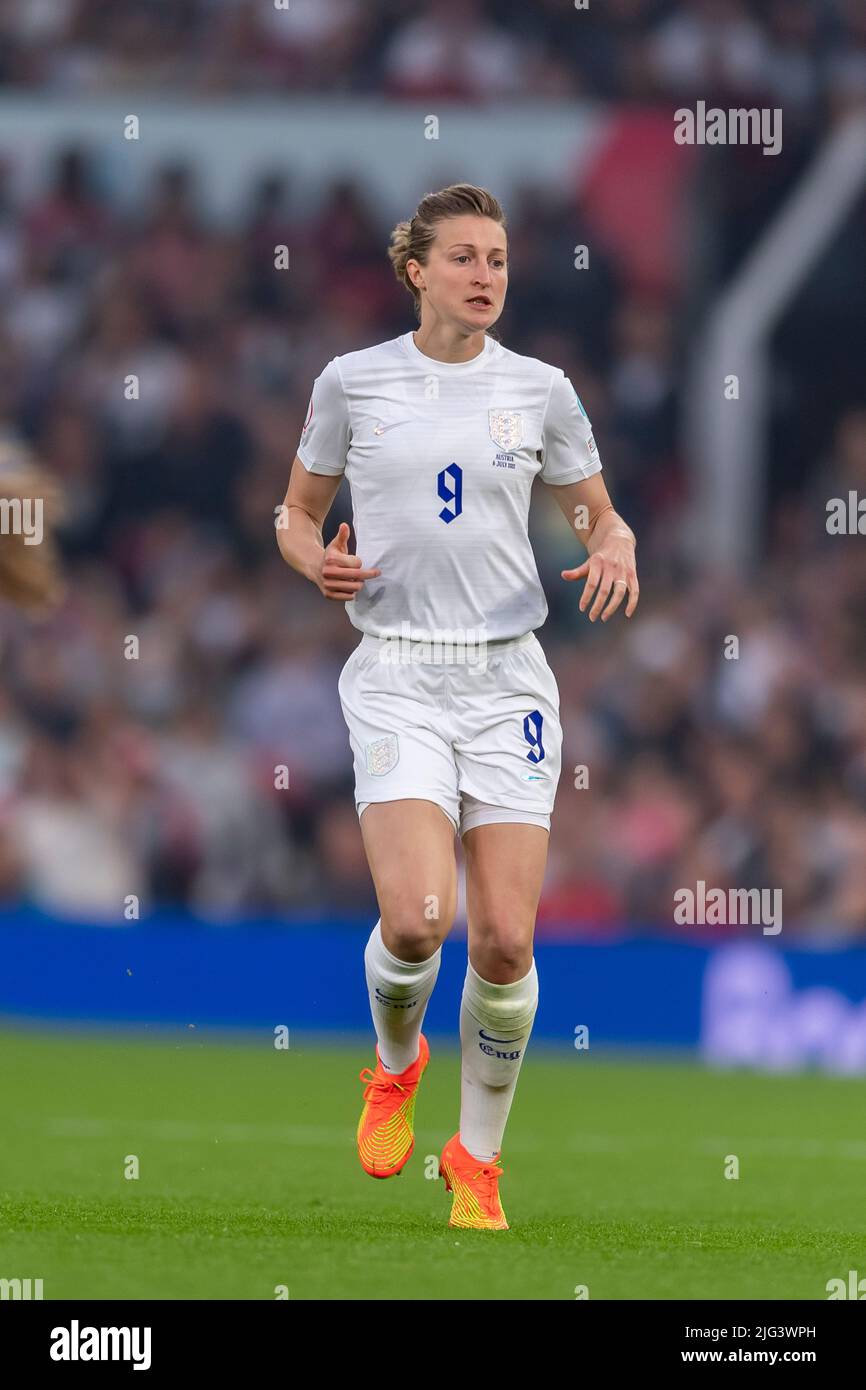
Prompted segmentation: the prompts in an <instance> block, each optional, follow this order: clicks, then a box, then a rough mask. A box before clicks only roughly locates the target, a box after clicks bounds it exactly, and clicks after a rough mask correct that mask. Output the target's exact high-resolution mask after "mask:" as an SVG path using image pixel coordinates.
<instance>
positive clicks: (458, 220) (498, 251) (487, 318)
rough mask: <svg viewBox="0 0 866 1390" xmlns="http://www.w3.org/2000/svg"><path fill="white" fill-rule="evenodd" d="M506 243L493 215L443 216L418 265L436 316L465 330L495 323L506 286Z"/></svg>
mask: <svg viewBox="0 0 866 1390" xmlns="http://www.w3.org/2000/svg"><path fill="white" fill-rule="evenodd" d="M507 251H508V243H507V240H506V236H505V230H504V228H503V227H501V226H500V224H499V223H498V222H494V221H493V218H492V217H478V216H475V215H471V214H470V215H467V216H464V217H448V218H446V219H445V220H444V221H443V222H440V223H439V229H438V232H437V235H436V240H435V241H434V243H433V245H432V246H431V248H430V255H429V258H428V261H427V265H426V266H424V267H423V272H424V277H425V284H426V285H427V298H428V299H429V302H430V306H431V308H433V309H435V310H436V312H437V314H438V315H439V316H440V318H443V319H448V320H450V321H451V322H452V323H455V324H458V325H460V326H461V327H463V328H468V329H469V330H470V332H477V331H478V330H481V331H483V330H484V329H485V328H489V327H490V325H491V324H493V323H495V322H496V320H497V319H498V318H499V316H500V314H501V313H502V309H503V306H504V304H505V292H506V289H507V288H508V261H507Z"/></svg>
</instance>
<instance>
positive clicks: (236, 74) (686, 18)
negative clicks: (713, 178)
mask: <svg viewBox="0 0 866 1390" xmlns="http://www.w3.org/2000/svg"><path fill="white" fill-rule="evenodd" d="M576 8H580V6H579V5H575V3H574V0H532V2H531V3H527V0H424V3H418V0H314V2H312V0H311V3H306V2H305V0H290V2H289V0H269V3H267V4H264V3H261V0H171V4H167V3H165V0H112V4H111V5H109V6H107V5H105V4H104V3H102V0H29V3H28V4H27V5H20V4H16V3H15V0H2V4H0V39H2V43H0V81H2V82H3V83H4V84H6V85H9V86H15V87H24V88H37V89H49V90H52V91H59V92H63V93H72V94H94V93H101V92H107V91H115V90H118V89H122V90H130V89H135V88H141V87H149V88H155V89H161V90H167V91H187V92H189V91H194V92H198V93H205V94H223V93H238V92H240V93H261V92H263V91H285V90H290V91H294V92H310V91H325V92H332V93H346V94H350V95H352V96H363V95H373V96H377V97H380V96H384V97H392V98H395V99H400V98H406V97H425V98H426V97H440V98H446V99H449V98H450V99H459V100H461V101H485V100H501V99H506V100H512V99H515V98H520V97H532V96H542V97H549V98H551V99H556V100H563V99H568V98H570V97H571V98H574V97H598V98H601V99H603V100H605V101H635V100H637V101H644V100H647V99H652V98H654V97H656V96H658V95H659V94H664V93H669V92H676V93H680V92H687V91H689V90H694V91H695V92H697V93H698V94H699V95H702V96H704V95H706V94H707V92H708V89H712V88H714V87H717V86H719V85H724V86H726V87H728V88H729V89H730V90H732V91H736V92H739V93H741V94H745V93H756V94H761V95H763V96H765V97H766V98H767V99H768V100H772V99H775V100H776V101H777V102H784V104H785V109H786V115H788V116H790V117H791V118H793V117H794V116H795V115H796V114H797V113H800V114H801V115H804V116H807V115H809V114H814V113H815V112H816V111H817V110H818V108H819V107H820V105H821V104H822V103H824V102H825V101H827V100H829V101H830V102H832V103H844V102H846V101H848V100H851V99H854V100H858V99H861V98H862V96H863V93H864V91H866V11H864V7H863V4H862V0H603V3H597V2H595V0H593V3H587V4H586V5H585V6H584V7H583V8H584V11H585V12H584V13H582V14H581V18H580V25H579V26H576V25H575V24H574V11H575V9H576Z"/></svg>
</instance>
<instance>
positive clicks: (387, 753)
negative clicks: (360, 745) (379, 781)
mask: <svg viewBox="0 0 866 1390" xmlns="http://www.w3.org/2000/svg"><path fill="white" fill-rule="evenodd" d="M399 756H400V754H399V750H398V748H397V735H396V734H386V735H385V737H384V738H376V739H374V740H373V742H372V743H368V744H367V771H368V772H369V774H370V776H371V777H382V776H384V774H385V773H386V772H390V771H391V768H392V767H396V766H397V759H398V758H399Z"/></svg>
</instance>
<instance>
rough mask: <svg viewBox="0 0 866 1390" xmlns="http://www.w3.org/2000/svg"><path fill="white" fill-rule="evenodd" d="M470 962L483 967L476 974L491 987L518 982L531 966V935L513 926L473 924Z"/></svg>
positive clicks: (477, 967)
mask: <svg viewBox="0 0 866 1390" xmlns="http://www.w3.org/2000/svg"><path fill="white" fill-rule="evenodd" d="M472 938H473V942H472V958H473V962H474V961H475V960H476V959H477V960H478V961H479V963H482V964H483V965H484V969H480V968H479V965H476V967H475V968H476V970H478V973H479V974H480V975H481V976H482V978H484V979H485V980H489V981H490V982H491V984H511V983H512V982H513V981H514V980H521V979H522V978H523V976H524V975H525V974H526V973H527V971H528V970H529V969H530V968H531V966H532V933H531V932H529V931H525V930H523V929H522V928H515V927H514V925H513V924H510V923H509V924H499V925H497V924H496V923H484V924H481V925H480V926H478V925H476V924H475V923H474V922H473V924H472Z"/></svg>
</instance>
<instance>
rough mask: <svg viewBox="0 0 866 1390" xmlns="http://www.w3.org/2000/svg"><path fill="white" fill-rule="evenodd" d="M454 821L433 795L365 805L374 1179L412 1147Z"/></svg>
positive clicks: (450, 905) (366, 1139)
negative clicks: (373, 909)
mask: <svg viewBox="0 0 866 1390" xmlns="http://www.w3.org/2000/svg"><path fill="white" fill-rule="evenodd" d="M454 828H455V827H454V823H453V821H452V820H450V819H449V817H448V815H447V814H446V813H445V812H444V811H443V810H442V808H441V807H439V806H438V805H436V804H435V803H434V802H432V801H425V800H422V799H420V798H418V799H415V798H406V799H400V800H398V801H384V802H377V803H373V804H371V805H367V806H366V807H365V806H363V803H361V833H362V836H363V840H364V847H365V849H366V852H367V859H368V861H369V864H370V872H371V874H372V876H373V882H374V884H375V886H376V894H377V897H378V901H379V910H380V913H381V916H380V919H379V921H378V922H377V923H376V926H375V927H374V929H373V932H372V934H371V936H370V940H369V941H368V942H367V947H366V950H365V952H364V968H365V973H366V977H367V988H368V991H369V997H370V1010H371V1013H372V1015H373V1023H374V1025H375V1028H376V1036H377V1039H378V1042H377V1045H376V1054H377V1064H376V1067H375V1069H370V1068H365V1069H364V1070H363V1071H362V1072H361V1080H362V1081H364V1082H365V1083H366V1085H365V1089H364V1101H365V1104H364V1108H363V1111H362V1113H361V1118H360V1121H359V1123H358V1135H357V1140H358V1156H359V1158H360V1160H361V1165H362V1167H363V1168H364V1169H365V1171H366V1172H367V1173H369V1174H370V1176H371V1177H374V1178H387V1177H392V1176H393V1175H394V1174H396V1173H399V1172H401V1171H402V1169H403V1167H404V1165H405V1163H406V1162H407V1160H408V1159H409V1157H410V1156H411V1154H412V1151H413V1149H414V1147H415V1132H414V1120H415V1099H416V1095H417V1091H418V1085H419V1083H420V1080H421V1077H422V1075H423V1073H424V1070H425V1068H426V1066H427V1063H428V1060H429V1057H430V1049H429V1047H428V1045H427V1040H426V1038H425V1037H424V1034H423V1033H422V1032H421V1024H422V1021H423V1018H424V1013H425V1010H426V1008H427V1003H428V1000H429V998H430V995H431V994H432V992H433V986H434V985H435V983H436V976H437V975H438V973H439V962H440V958H441V943H442V939H443V937H444V936H446V935H447V933H448V932H449V931H450V929H451V924H452V922H453V920H454V913H455V910H456V905H457V865H456V861H455V857H454Z"/></svg>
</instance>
